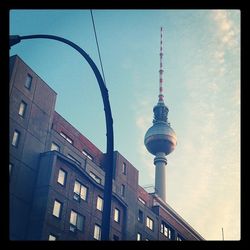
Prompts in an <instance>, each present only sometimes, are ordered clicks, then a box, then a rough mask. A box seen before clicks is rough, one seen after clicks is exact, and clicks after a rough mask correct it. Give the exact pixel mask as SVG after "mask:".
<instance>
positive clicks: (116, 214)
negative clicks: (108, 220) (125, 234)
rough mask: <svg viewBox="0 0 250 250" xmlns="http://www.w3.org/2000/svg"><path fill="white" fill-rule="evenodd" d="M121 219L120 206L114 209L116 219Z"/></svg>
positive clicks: (118, 220) (117, 220) (118, 221)
mask: <svg viewBox="0 0 250 250" xmlns="http://www.w3.org/2000/svg"><path fill="white" fill-rule="evenodd" d="M120 220H121V211H120V210H119V209H118V208H115V210H114V221H115V222H117V223H120Z"/></svg>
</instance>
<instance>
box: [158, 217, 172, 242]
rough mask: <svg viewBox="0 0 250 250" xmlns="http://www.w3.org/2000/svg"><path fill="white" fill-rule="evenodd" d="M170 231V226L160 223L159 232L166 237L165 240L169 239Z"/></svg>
mask: <svg viewBox="0 0 250 250" xmlns="http://www.w3.org/2000/svg"><path fill="white" fill-rule="evenodd" d="M171 231H172V230H171V228H170V226H168V225H167V223H166V222H164V221H162V222H161V230H160V232H161V233H162V234H163V235H164V236H166V237H167V238H169V239H171Z"/></svg>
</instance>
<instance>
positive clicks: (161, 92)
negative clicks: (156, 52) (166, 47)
mask: <svg viewBox="0 0 250 250" xmlns="http://www.w3.org/2000/svg"><path fill="white" fill-rule="evenodd" d="M162 35H163V28H162V27H161V40H160V70H159V75H160V82H159V102H163V97H164V95H163V72H164V70H163V65H162V58H163V43H162V40H163V36H162Z"/></svg>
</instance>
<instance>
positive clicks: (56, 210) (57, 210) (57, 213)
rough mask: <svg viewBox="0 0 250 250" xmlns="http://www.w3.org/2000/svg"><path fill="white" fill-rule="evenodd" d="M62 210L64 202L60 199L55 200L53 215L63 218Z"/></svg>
mask: <svg viewBox="0 0 250 250" xmlns="http://www.w3.org/2000/svg"><path fill="white" fill-rule="evenodd" d="M61 212H62V203H61V202H60V201H58V200H54V206H53V212H52V214H53V216H55V217H57V218H61Z"/></svg>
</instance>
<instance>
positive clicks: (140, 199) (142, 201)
mask: <svg viewBox="0 0 250 250" xmlns="http://www.w3.org/2000/svg"><path fill="white" fill-rule="evenodd" d="M138 200H139V201H140V202H141V203H142V204H143V205H146V201H144V200H143V199H142V198H141V197H138Z"/></svg>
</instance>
